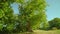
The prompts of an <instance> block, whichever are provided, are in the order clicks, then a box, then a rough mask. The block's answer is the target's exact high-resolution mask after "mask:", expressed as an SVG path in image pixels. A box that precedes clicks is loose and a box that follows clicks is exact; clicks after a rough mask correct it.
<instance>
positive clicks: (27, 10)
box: [0, 0, 47, 32]
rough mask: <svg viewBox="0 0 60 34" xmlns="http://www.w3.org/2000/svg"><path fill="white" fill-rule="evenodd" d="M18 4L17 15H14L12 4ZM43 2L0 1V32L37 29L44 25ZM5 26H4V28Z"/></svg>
mask: <svg viewBox="0 0 60 34" xmlns="http://www.w3.org/2000/svg"><path fill="white" fill-rule="evenodd" d="M14 2H16V3H19V12H20V14H19V15H14V14H13V10H12V7H11V6H10V5H11V4H12V3H14ZM45 7H46V1H45V0H28V1H27V0H0V21H2V22H0V30H2V31H3V30H4V28H5V30H6V31H9V32H12V31H13V30H14V31H18V30H20V31H25V30H31V29H37V28H39V26H40V23H42V22H44V23H46V22H47V20H46V14H45ZM4 25H5V26H4Z"/></svg>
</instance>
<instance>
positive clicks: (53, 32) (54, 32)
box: [19, 30, 60, 34]
mask: <svg viewBox="0 0 60 34" xmlns="http://www.w3.org/2000/svg"><path fill="white" fill-rule="evenodd" d="M19 34H60V30H50V31H43V30H34V32H24V33H19Z"/></svg>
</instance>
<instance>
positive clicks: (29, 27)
mask: <svg viewBox="0 0 60 34" xmlns="http://www.w3.org/2000/svg"><path fill="white" fill-rule="evenodd" d="M27 31H28V32H33V31H32V29H31V26H30V21H27Z"/></svg>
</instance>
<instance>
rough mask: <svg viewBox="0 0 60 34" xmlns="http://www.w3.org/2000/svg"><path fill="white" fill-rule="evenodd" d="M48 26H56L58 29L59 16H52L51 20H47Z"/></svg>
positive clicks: (59, 24)
mask: <svg viewBox="0 0 60 34" xmlns="http://www.w3.org/2000/svg"><path fill="white" fill-rule="evenodd" d="M49 25H50V28H51V29H52V28H54V27H56V28H57V29H60V18H54V19H52V20H51V21H49Z"/></svg>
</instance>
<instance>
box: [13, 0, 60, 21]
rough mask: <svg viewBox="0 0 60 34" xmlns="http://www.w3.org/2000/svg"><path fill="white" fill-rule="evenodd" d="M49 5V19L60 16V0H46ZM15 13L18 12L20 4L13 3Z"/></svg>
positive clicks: (47, 12)
mask: <svg viewBox="0 0 60 34" xmlns="http://www.w3.org/2000/svg"><path fill="white" fill-rule="evenodd" d="M46 1H47V3H48V5H49V6H47V8H46V10H47V11H46V14H47V19H48V20H51V19H53V18H55V17H60V0H46ZM12 6H13V9H14V13H16V14H18V13H19V11H18V5H17V4H13V5H12Z"/></svg>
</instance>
